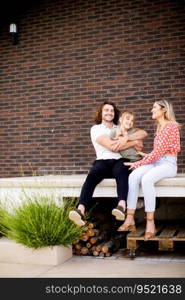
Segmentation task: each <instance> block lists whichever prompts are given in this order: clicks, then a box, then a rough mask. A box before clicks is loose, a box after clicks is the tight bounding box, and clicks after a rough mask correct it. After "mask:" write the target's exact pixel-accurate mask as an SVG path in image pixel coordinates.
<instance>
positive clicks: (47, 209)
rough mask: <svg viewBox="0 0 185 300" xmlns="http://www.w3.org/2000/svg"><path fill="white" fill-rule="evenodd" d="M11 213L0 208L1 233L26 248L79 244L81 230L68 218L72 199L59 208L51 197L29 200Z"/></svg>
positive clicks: (29, 197) (3, 207)
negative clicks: (75, 242) (76, 242)
mask: <svg viewBox="0 0 185 300" xmlns="http://www.w3.org/2000/svg"><path fill="white" fill-rule="evenodd" d="M24 197H25V198H26V199H25V200H24V201H23V202H22V204H21V206H19V207H15V206H14V207H12V208H11V211H10V210H8V209H7V208H6V207H5V206H4V205H1V206H0V232H1V233H2V234H3V235H5V236H6V237H8V238H10V239H12V240H14V241H16V242H17V243H20V244H23V245H25V246H27V247H29V248H35V249H37V248H41V247H46V246H55V245H63V246H68V245H70V244H72V242H74V241H75V240H78V239H79V237H80V235H81V233H82V231H83V229H82V228H79V227H77V226H75V225H74V224H73V222H71V221H70V220H69V218H68V214H69V211H70V210H71V209H72V208H74V205H75V203H74V199H72V200H69V199H67V200H68V201H67V202H64V203H63V204H58V203H57V202H56V201H55V200H54V199H53V198H52V197H48V196H41V195H36V196H33V195H32V196H28V195H26V194H24Z"/></svg>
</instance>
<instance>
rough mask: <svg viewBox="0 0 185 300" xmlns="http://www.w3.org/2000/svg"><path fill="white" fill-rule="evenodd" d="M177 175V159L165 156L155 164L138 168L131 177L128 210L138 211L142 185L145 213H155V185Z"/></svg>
mask: <svg viewBox="0 0 185 300" xmlns="http://www.w3.org/2000/svg"><path fill="white" fill-rule="evenodd" d="M176 174H177V158H176V157H175V156H173V155H164V156H162V157H161V158H160V159H159V160H157V161H155V162H154V163H151V164H148V165H144V166H141V167H138V168H137V169H135V170H134V171H132V173H131V174H130V176H129V191H128V197H127V208H128V209H136V204H137V199H138V196H139V188H140V184H141V186H142V190H143V195H144V203H145V212H154V211H155V206H156V196H155V187H154V184H155V183H156V182H157V181H159V180H160V179H162V178H165V177H175V176H176Z"/></svg>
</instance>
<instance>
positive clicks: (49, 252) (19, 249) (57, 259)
mask: <svg viewBox="0 0 185 300" xmlns="http://www.w3.org/2000/svg"><path fill="white" fill-rule="evenodd" d="M71 257H72V246H69V247H64V246H53V247H44V248H41V249H31V248H28V247H25V246H23V245H21V244H18V243H15V242H14V241H12V240H9V239H7V238H5V237H2V238H0V262H4V263H5V262H6V263H21V264H33V265H34V264H36V265H59V264H61V263H63V262H65V261H66V260H68V259H70V258H71Z"/></svg>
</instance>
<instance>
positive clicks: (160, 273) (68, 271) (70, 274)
mask: <svg viewBox="0 0 185 300" xmlns="http://www.w3.org/2000/svg"><path fill="white" fill-rule="evenodd" d="M97 277H102V278H110V277H111V278H148V277H150V278H170V277H173V278H175V277H176V278H185V251H183V249H181V251H175V252H165V253H164V252H162V253H161V252H159V251H156V250H155V249H154V251H151V250H150V251H146V250H145V249H144V250H143V249H141V250H140V251H139V252H138V253H136V257H135V258H134V259H131V258H130V257H129V256H128V253H127V252H126V250H125V249H120V250H119V251H118V252H117V253H115V254H113V255H112V256H111V257H106V258H101V257H93V256H76V255H73V257H72V258H71V259H69V260H68V261H66V262H65V263H63V264H61V265H58V266H41V265H30V264H29V265H25V264H7V263H0V278H97Z"/></svg>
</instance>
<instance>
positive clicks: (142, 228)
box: [127, 225, 145, 239]
mask: <svg viewBox="0 0 185 300" xmlns="http://www.w3.org/2000/svg"><path fill="white" fill-rule="evenodd" d="M144 231H145V226H144V225H141V226H139V227H137V228H136V231H134V232H130V233H128V234H127V238H136V239H137V237H140V236H141V235H142V234H143V233H144Z"/></svg>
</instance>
